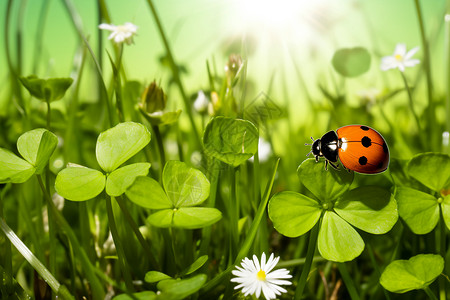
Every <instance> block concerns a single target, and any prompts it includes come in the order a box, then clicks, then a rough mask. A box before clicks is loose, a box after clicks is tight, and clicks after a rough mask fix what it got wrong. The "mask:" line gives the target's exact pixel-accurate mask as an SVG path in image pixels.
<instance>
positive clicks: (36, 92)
mask: <svg viewBox="0 0 450 300" xmlns="http://www.w3.org/2000/svg"><path fill="white" fill-rule="evenodd" d="M20 82H22V84H23V86H24V87H25V88H26V89H27V90H28V91H29V92H30V94H31V95H32V96H33V97H36V98H37V99H39V100H44V101H46V102H53V101H56V100H59V99H61V98H62V97H64V94H65V93H66V91H67V89H68V88H69V87H70V85H71V84H72V82H73V79H72V78H50V79H41V78H38V77H37V76H36V75H30V76H28V77H21V78H20Z"/></svg>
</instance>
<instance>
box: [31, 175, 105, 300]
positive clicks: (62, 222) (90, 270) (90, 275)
mask: <svg viewBox="0 0 450 300" xmlns="http://www.w3.org/2000/svg"><path fill="white" fill-rule="evenodd" d="M37 178H38V182H39V186H40V188H41V190H42V192H43V194H44V197H45V200H47V206H49V207H50V208H51V210H52V211H53V215H54V216H55V219H56V222H57V224H58V227H59V228H60V229H61V231H63V232H64V233H65V234H66V235H67V237H68V239H69V241H70V243H71V244H72V246H73V248H74V250H75V252H76V253H78V254H79V255H80V260H81V264H82V266H83V270H84V272H85V275H86V279H87V280H88V281H89V283H90V285H91V292H92V298H93V299H103V298H104V297H105V292H104V290H103V286H102V285H101V284H100V281H99V280H98V279H97V277H96V275H95V270H94V267H93V266H92V264H91V262H90V260H89V258H88V256H87V255H86V252H85V251H84V249H83V248H82V247H81V246H80V243H79V242H78V239H77V237H76V235H75V233H74V232H73V230H72V227H71V226H70V225H69V223H67V221H66V219H64V217H63V215H62V214H61V212H60V211H59V210H58V209H57V208H56V206H55V204H54V203H53V201H52V199H50V197H49V196H48V194H47V193H46V191H45V187H44V184H43V181H42V178H41V176H40V175H38V176H37Z"/></svg>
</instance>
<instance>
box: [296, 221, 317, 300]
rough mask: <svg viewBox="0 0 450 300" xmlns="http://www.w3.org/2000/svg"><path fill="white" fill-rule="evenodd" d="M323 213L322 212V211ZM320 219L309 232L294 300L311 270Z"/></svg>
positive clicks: (300, 295)
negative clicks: (306, 249) (303, 262)
mask: <svg viewBox="0 0 450 300" xmlns="http://www.w3.org/2000/svg"><path fill="white" fill-rule="evenodd" d="M322 214H323V213H322ZM321 220H322V217H321V219H320V220H319V221H318V222H317V223H316V225H314V227H313V228H312V229H311V231H310V232H309V243H308V251H307V252H306V258H305V264H304V265H303V270H302V274H301V275H300V278H299V279H298V283H297V289H296V290H295V296H294V299H295V300H300V299H301V298H302V295H303V291H304V290H305V287H306V282H307V280H308V275H309V271H310V270H311V266H312V262H313V258H314V252H315V251H316V247H317V238H318V236H319V227H320V222H321Z"/></svg>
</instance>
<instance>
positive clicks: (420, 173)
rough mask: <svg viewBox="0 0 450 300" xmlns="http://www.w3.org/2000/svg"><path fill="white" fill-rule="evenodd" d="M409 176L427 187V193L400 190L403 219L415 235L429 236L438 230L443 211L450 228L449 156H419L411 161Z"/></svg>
mask: <svg viewBox="0 0 450 300" xmlns="http://www.w3.org/2000/svg"><path fill="white" fill-rule="evenodd" d="M406 173H407V175H409V177H411V178H413V179H415V180H417V181H418V182H419V183H420V184H422V185H423V186H425V187H426V188H427V192H424V191H423V189H422V190H418V189H416V188H411V187H406V186H399V187H397V192H396V195H395V198H396V199H397V201H398V211H399V215H400V217H401V218H402V219H403V220H404V221H405V223H406V224H407V225H408V227H409V228H410V229H411V231H412V232H414V233H415V234H426V233H429V232H431V231H432V230H433V229H434V228H435V227H436V225H437V223H438V221H439V215H440V211H441V212H442V217H443V219H444V222H445V224H446V225H447V228H449V229H450V195H448V194H447V193H446V190H447V189H448V188H449V187H450V156H449V155H447V154H441V153H421V154H418V155H416V156H414V157H413V158H412V159H411V160H410V161H409V163H408V165H407V168H406ZM416 185H417V184H416ZM418 188H420V187H418Z"/></svg>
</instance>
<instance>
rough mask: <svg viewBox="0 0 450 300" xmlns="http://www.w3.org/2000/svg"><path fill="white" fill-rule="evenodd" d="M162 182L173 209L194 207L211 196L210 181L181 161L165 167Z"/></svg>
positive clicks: (168, 163)
mask: <svg viewBox="0 0 450 300" xmlns="http://www.w3.org/2000/svg"><path fill="white" fill-rule="evenodd" d="M162 178H163V179H162V181H163V185H164V189H165V191H166V194H167V196H168V197H169V199H170V201H171V202H172V204H173V207H177V208H179V207H183V206H194V205H198V204H200V203H202V202H203V201H205V200H206V198H208V196H209V186H210V185H209V181H208V179H206V176H205V175H203V173H202V172H200V171H199V170H197V169H194V168H190V167H188V165H186V163H184V162H181V161H174V160H172V161H168V162H167V163H166V165H165V166H164V170H163V174H162Z"/></svg>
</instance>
